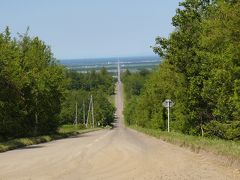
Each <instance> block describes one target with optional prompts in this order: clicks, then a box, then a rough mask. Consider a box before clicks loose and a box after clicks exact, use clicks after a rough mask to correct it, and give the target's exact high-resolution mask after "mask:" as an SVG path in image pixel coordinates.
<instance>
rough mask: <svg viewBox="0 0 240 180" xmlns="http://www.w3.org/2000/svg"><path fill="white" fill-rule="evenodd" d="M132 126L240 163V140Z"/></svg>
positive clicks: (193, 148)
mask: <svg viewBox="0 0 240 180" xmlns="http://www.w3.org/2000/svg"><path fill="white" fill-rule="evenodd" d="M130 128H132V129H135V130H137V131H140V132H143V133H145V134H148V135H150V136H154V137H156V138H159V139H162V140H164V141H166V142H170V143H172V144H176V145H179V146H181V147H187V148H190V149H191V150H192V151H194V152H199V151H201V150H204V151H207V152H211V153H214V154H216V155H221V156H224V157H226V158H227V159H228V160H229V162H230V163H234V162H238V163H240V142H235V141H226V140H222V139H211V138H206V137H199V136H190V135H184V134H181V133H176V132H170V133H168V132H165V131H160V130H156V129H146V128H142V127H138V126H130Z"/></svg>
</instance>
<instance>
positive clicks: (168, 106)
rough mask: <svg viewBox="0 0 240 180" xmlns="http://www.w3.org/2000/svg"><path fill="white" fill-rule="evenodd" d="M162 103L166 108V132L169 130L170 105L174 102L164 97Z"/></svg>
mask: <svg viewBox="0 0 240 180" xmlns="http://www.w3.org/2000/svg"><path fill="white" fill-rule="evenodd" d="M162 105H163V106H164V107H165V108H167V110H168V132H169V131H170V107H172V106H173V105H174V102H172V101H171V100H170V99H166V100H165V101H164V102H163V103H162Z"/></svg>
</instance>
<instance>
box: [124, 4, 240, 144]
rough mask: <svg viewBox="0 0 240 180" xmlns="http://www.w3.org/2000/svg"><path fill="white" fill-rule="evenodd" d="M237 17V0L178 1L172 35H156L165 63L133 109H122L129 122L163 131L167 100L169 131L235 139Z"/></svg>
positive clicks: (239, 70)
mask: <svg viewBox="0 0 240 180" xmlns="http://www.w3.org/2000/svg"><path fill="white" fill-rule="evenodd" d="M239 14H240V2H239V1H228V0H217V1H209V0H185V1H183V2H181V3H180V7H179V8H178V9H177V10H176V15H175V16H174V17H173V19H172V24H173V26H175V31H174V32H173V33H171V35H170V37H169V38H162V37H157V38H156V44H155V46H154V47H153V50H154V52H155V53H157V54H159V55H160V56H161V57H163V58H165V60H164V62H163V63H162V64H161V65H160V67H159V69H158V70H157V71H155V72H153V74H152V75H151V77H150V78H149V80H147V82H146V83H145V86H144V88H143V90H142V91H141V93H140V95H139V94H138V95H139V96H137V97H136V98H135V99H133V102H134V104H135V105H134V106H130V107H131V109H125V114H126V115H128V116H127V119H128V120H129V119H134V124H137V125H140V126H142V127H151V128H158V129H159V128H160V129H162V130H165V129H166V125H165V124H166V123H165V121H166V112H165V109H164V108H163V107H162V102H163V101H164V99H167V98H170V99H172V100H173V101H174V102H175V105H174V107H173V108H172V109H171V111H172V112H171V128H172V129H173V130H175V131H180V132H184V133H187V134H192V135H202V136H210V137H219V138H224V139H234V140H237V139H238V140H239V139H240V136H239V112H240V101H239V96H240V91H239V86H240V83H239V82H240V80H239V79H240V63H239V60H240V50H239V49H240V31H239V24H240V16H239ZM134 83H135V82H134ZM127 86H129V85H127ZM128 91H129V92H130V90H128ZM129 92H126V94H128V93H129ZM129 104H131V102H129ZM130 112H131V113H130Z"/></svg>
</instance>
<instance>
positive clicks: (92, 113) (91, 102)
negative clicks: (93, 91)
mask: <svg viewBox="0 0 240 180" xmlns="http://www.w3.org/2000/svg"><path fill="white" fill-rule="evenodd" d="M90 111H91V116H92V127H94V123H95V122H94V112H93V98H92V95H91V97H90V101H89V106H88V116H87V124H86V127H88V121H89V116H90Z"/></svg>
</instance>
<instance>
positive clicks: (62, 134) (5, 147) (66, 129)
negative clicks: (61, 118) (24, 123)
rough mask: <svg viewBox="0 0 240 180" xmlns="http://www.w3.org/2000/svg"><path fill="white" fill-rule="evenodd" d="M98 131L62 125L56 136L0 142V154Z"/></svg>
mask: <svg viewBox="0 0 240 180" xmlns="http://www.w3.org/2000/svg"><path fill="white" fill-rule="evenodd" d="M100 129H101V128H92V129H82V128H81V127H75V126H73V125H64V126H62V127H61V128H60V129H59V131H58V132H57V133H56V134H52V135H45V136H38V137H28V138H18V139H13V140H9V141H5V142H0V152H5V151H9V150H12V149H17V148H22V147H25V146H28V145H33V144H39V143H44V142H49V141H53V140H56V139H62V138H67V137H70V136H74V135H78V134H83V133H87V132H90V131H96V130H100Z"/></svg>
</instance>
